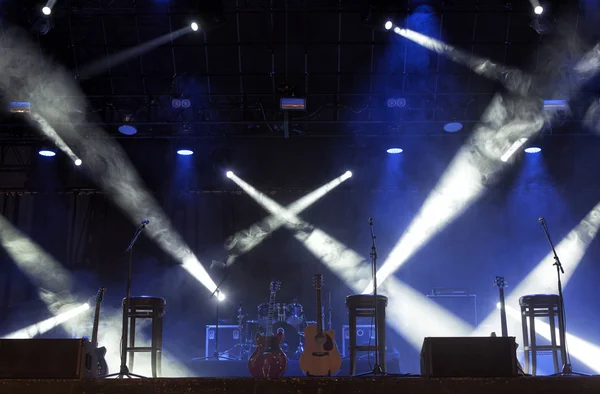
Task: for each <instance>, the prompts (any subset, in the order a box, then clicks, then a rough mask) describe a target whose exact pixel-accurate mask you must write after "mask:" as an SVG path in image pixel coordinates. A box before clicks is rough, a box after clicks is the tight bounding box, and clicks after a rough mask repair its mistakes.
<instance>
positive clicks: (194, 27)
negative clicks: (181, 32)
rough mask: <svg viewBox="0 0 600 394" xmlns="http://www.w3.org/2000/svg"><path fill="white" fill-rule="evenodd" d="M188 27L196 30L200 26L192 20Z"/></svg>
mask: <svg viewBox="0 0 600 394" xmlns="http://www.w3.org/2000/svg"><path fill="white" fill-rule="evenodd" d="M190 27H191V28H192V30H193V31H198V29H199V28H200V26H198V24H197V23H196V22H192V24H191V25H190Z"/></svg>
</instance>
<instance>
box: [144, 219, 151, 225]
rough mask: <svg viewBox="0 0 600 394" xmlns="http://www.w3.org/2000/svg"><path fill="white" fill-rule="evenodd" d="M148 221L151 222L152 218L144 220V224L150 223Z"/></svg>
mask: <svg viewBox="0 0 600 394" xmlns="http://www.w3.org/2000/svg"><path fill="white" fill-rule="evenodd" d="M148 223H150V220H148V219H144V220H142V224H148Z"/></svg>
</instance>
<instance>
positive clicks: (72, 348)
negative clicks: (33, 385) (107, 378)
mask: <svg viewBox="0 0 600 394" xmlns="http://www.w3.org/2000/svg"><path fill="white" fill-rule="evenodd" d="M91 351H92V344H91V343H90V342H89V341H87V340H85V339H0V379H92V378H95V377H97V369H96V368H92V365H96V363H97V361H95V360H94V356H93V355H92V354H91Z"/></svg>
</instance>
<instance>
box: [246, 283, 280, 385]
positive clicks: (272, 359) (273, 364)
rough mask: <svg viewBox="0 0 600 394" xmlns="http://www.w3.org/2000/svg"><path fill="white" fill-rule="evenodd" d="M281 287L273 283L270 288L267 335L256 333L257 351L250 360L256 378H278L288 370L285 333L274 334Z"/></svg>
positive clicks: (249, 363)
mask: <svg viewBox="0 0 600 394" xmlns="http://www.w3.org/2000/svg"><path fill="white" fill-rule="evenodd" d="M280 287H281V283H280V282H278V281H272V282H271V285H270V287H269V290H270V292H271V295H270V297H269V316H268V318H267V330H266V332H265V335H262V334H261V333H256V339H255V341H256V350H255V351H254V353H252V355H251V356H250V358H249V359H248V372H249V373H250V376H252V377H254V378H278V377H280V376H283V374H284V373H285V371H286V370H287V363H288V360H287V356H286V355H285V353H284V352H283V350H281V343H282V342H283V335H284V334H283V331H278V332H277V334H273V313H274V311H273V310H274V308H275V293H276V292H277V291H278V290H279V288H280Z"/></svg>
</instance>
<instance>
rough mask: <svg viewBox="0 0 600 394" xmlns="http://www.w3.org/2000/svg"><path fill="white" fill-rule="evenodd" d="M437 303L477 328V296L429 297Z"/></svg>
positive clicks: (448, 295)
mask: <svg viewBox="0 0 600 394" xmlns="http://www.w3.org/2000/svg"><path fill="white" fill-rule="evenodd" d="M427 298H429V299H430V300H431V301H433V302H435V303H436V304H438V305H439V306H441V307H442V308H444V309H447V310H448V311H449V312H452V313H453V314H454V315H455V316H457V317H459V318H461V319H462V320H464V321H465V322H467V323H469V324H470V325H472V326H473V327H477V326H478V325H479V322H478V321H477V296H476V295H475V294H445V295H428V296H427Z"/></svg>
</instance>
